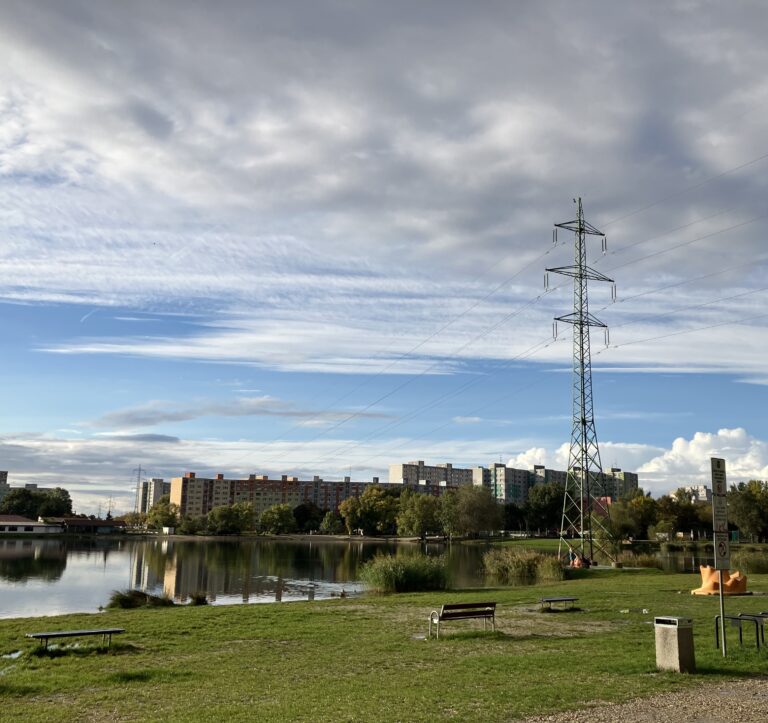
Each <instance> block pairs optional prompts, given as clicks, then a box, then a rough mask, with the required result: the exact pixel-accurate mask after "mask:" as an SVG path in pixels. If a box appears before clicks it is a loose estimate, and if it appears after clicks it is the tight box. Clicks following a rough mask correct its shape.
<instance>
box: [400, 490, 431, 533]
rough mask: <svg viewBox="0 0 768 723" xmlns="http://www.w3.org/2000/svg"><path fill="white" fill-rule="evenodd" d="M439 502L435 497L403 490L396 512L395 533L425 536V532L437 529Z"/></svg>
mask: <svg viewBox="0 0 768 723" xmlns="http://www.w3.org/2000/svg"><path fill="white" fill-rule="evenodd" d="M438 510H439V502H438V499H437V497H433V496H432V495H428V494H422V493H421V492H412V491H411V490H409V489H406V490H403V493H402V494H401V495H400V509H399V511H398V513H397V520H396V521H397V534H398V535H418V536H419V537H421V538H424V537H426V534H427V532H430V531H435V530H437V529H439V525H440V523H439V522H438Z"/></svg>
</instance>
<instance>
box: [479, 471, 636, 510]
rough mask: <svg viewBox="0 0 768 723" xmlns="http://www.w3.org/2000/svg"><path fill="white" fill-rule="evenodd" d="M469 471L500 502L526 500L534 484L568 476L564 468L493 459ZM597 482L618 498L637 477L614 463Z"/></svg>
mask: <svg viewBox="0 0 768 723" xmlns="http://www.w3.org/2000/svg"><path fill="white" fill-rule="evenodd" d="M472 473H473V484H475V485H483V486H484V487H487V488H488V489H490V490H491V493H492V494H493V496H494V497H495V498H496V499H497V500H498V501H499V502H503V503H507V502H514V503H515V504H518V505H521V504H524V503H525V502H526V501H527V500H528V492H529V491H530V489H531V488H532V487H534V486H535V485H539V484H548V483H551V482H556V483H559V484H562V485H564V484H565V483H566V480H567V478H568V473H567V472H566V471H564V470H556V469H547V468H546V467H544V465H535V466H534V468H533V470H526V469H516V468H514V467H507V466H506V465H504V464H500V463H495V464H492V465H491V466H490V467H474V468H473V470H472ZM600 482H601V484H602V487H603V493H604V494H605V495H606V496H607V497H610V498H612V499H618V498H619V497H621V496H623V495H626V494H629V493H631V492H632V491H634V490H636V489H637V485H638V477H637V474H636V473H634V472H624V471H622V470H621V469H620V468H618V467H614V468H612V469H611V471H610V472H603V473H602V475H601V478H600Z"/></svg>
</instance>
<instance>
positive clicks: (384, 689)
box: [0, 569, 768, 721]
mask: <svg viewBox="0 0 768 723" xmlns="http://www.w3.org/2000/svg"><path fill="white" fill-rule="evenodd" d="M698 580H699V577H698V575H675V574H663V573H661V572H659V571H656V570H643V571H630V570H624V571H621V570H617V571H614V570H607V569H606V570H590V571H586V572H584V573H582V576H581V577H580V578H579V579H576V580H569V581H565V582H562V583H555V584H549V585H545V586H536V587H510V588H498V589H495V590H490V591H489V590H485V591H482V592H480V591H464V592H456V591H454V592H440V593H419V594H408V595H393V596H388V597H363V598H354V599H349V598H348V599H342V600H331V601H323V602H300V603H286V604H269V605H236V606H229V607H217V606H203V607H179V608H155V609H138V610H114V611H112V610H111V611H108V612H105V613H101V614H98V615H66V616H61V617H52V618H37V619H33V618H28V619H14V620H3V621H0V654H2V655H4V656H9V655H13V654H15V653H17V652H18V651H21V655H18V656H16V657H3V658H0V710H1V711H2V717H3V719H5V720H25V721H71V720H78V721H127V720H141V721H161V720H162V721H239V720H243V721H245V720H249V721H433V720H457V721H503V720H510V719H514V718H518V717H524V716H526V715H530V714H534V713H542V712H546V711H554V710H560V709H573V708H578V707H584V706H588V705H589V704H590V703H594V702H597V701H620V700H626V699H629V698H633V697H636V696H642V695H648V694H652V693H654V692H660V691H667V690H675V689H679V688H681V687H684V686H691V685H703V684H704V683H705V682H707V681H711V680H713V679H715V678H720V677H727V676H749V675H755V674H759V673H764V672H765V671H766V670H768V655H766V654H765V653H763V651H762V650H761V652H760V653H759V654H758V653H757V652H756V651H755V650H754V646H752V647H749V646H746V645H745V647H744V648H743V649H739V647H738V637H737V635H736V632H735V630H732V631H729V644H730V650H729V657H728V658H727V659H726V660H723V658H722V657H721V655H720V653H719V651H718V650H716V649H715V648H714V642H713V631H712V625H713V617H714V615H715V614H716V613H717V606H718V602H717V598H701V597H693V596H691V595H690V590H691V589H692V588H694V587H698V584H699V583H698ZM749 587H750V589H751V590H754V591H755V592H756V593H758V592H761V591H765V590H768V576H754V578H751V579H750V585H749ZM562 594H568V595H576V596H578V598H579V600H578V602H577V606H578V609H577V610H574V611H572V612H560V613H543V612H541V611H540V610H539V605H538V604H537V600H538V598H539V597H541V596H543V595H562ZM483 599H492V600H496V601H497V602H498V603H499V608H498V625H497V632H496V633H495V634H494V633H492V632H490V631H489V632H483V631H482V624H481V623H479V622H478V621H466V622H456V623H453V624H448V625H447V626H446V627H445V628H444V631H445V635H444V636H441V639H440V640H439V641H436V640H425V639H424V636H425V634H426V631H427V617H428V614H429V612H430V610H432V609H433V608H435V607H437V606H439V605H440V604H441V603H443V602H460V601H467V602H469V601H480V600H483ZM726 604H727V609H728V611H729V612H738V611H757V610H762V609H768V600H766V598H764V597H762V596H759V595H757V594H756V595H754V596H751V597H744V598H739V599H729V600H727V601H726ZM644 609H646V610H648V612H647V613H645V612H643V610H644ZM627 610H628V611H629V612H621V611H627ZM654 615H689V616H691V617H692V618H693V619H694V633H695V636H694V637H695V645H696V660H697V664H698V668H699V672H698V674H696V675H677V674H673V673H659V672H656V670H655V651H654V631H653V624H652V621H653V616H654ZM111 626H117V627H124V628H126V633H125V634H124V635H121V636H117V637H115V639H114V642H113V646H112V648H111V649H110V650H108V651H99V650H98V649H97V648H95V647H94V645H95V644H94V642H92V641H94V640H96V639H95V638H84V639H82V640H81V641H80V645H81V647H76V648H63V649H61V648H60V649H57V650H55V651H53V652H52V653H49V654H42V655H37V654H35V648H36V643H34V642H33V641H29V640H27V639H26V638H25V637H24V634H25V633H28V632H36V631H43V630H46V631H47V630H57V629H58V630H67V629H79V628H89V627H91V628H92V627H111ZM746 639H748V635H747V638H746ZM68 644H71V641H70V642H69V643H68Z"/></svg>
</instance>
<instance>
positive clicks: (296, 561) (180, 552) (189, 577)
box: [132, 538, 484, 601]
mask: <svg viewBox="0 0 768 723" xmlns="http://www.w3.org/2000/svg"><path fill="white" fill-rule="evenodd" d="M135 544H136V545H137V546H141V548H138V547H137V549H136V550H134V551H133V553H132V557H133V558H134V559H136V560H137V561H139V560H141V558H142V557H143V561H142V563H141V564H143V565H146V566H147V569H148V570H149V571H151V573H152V574H151V575H150V574H146V571H145V574H143V575H134V579H137V580H138V579H141V580H144V581H149V582H148V583H147V584H150V585H151V584H153V583H152V581H154V584H160V583H162V585H163V587H164V589H165V592H166V593H168V594H169V595H172V596H173V597H176V598H178V599H181V600H185V599H186V598H187V597H188V596H189V595H190V594H191V593H198V592H206V593H208V594H209V596H211V597H213V598H214V599H215V597H216V595H239V596H242V599H243V600H244V601H247V600H249V599H251V598H253V597H270V598H273V599H276V600H280V599H281V598H282V597H283V595H284V594H289V593H290V594H292V595H293V596H295V595H296V594H300V595H302V596H304V595H306V596H307V597H310V598H311V597H314V592H311V590H312V589H313V586H317V585H319V586H321V587H322V585H324V584H330V585H331V588H330V589H334V586H343V585H344V584H352V583H354V582H356V581H357V579H358V570H359V567H360V565H361V564H362V563H364V562H365V561H367V560H369V559H370V558H372V557H373V556H374V555H375V554H376V553H377V552H395V551H398V550H399V551H400V552H401V554H408V553H411V554H418V553H419V547H417V546H404V545H397V544H395V543H391V544H387V543H376V542H369V541H362V540H359V541H358V540H349V541H338V542H337V541H327V540H324V541H314V540H312V539H304V540H293V541H290V540H285V541H283V540H258V539H257V540H254V539H242V538H240V539H232V540H200V541H195V540H151V541H144V542H140V543H135ZM433 547H434V546H433ZM139 549H140V553H139ZM483 549H484V548H483V546H481V545H478V546H471V547H468V546H462V545H456V546H453V548H451V552H450V553H449V566H450V567H451V568H452V570H453V572H454V579H455V581H456V584H457V586H459V587H474V586H477V585H478V580H479V579H480V578H479V577H478V572H479V569H480V557H481V555H482V552H483ZM444 551H445V548H443V547H442V546H438V547H436V548H435V549H429V550H428V551H427V552H428V554H441V553H442V552H444ZM326 594H328V590H326Z"/></svg>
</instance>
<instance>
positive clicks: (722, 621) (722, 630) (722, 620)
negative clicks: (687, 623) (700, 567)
mask: <svg viewBox="0 0 768 723" xmlns="http://www.w3.org/2000/svg"><path fill="white" fill-rule="evenodd" d="M718 574H719V577H720V584H719V585H718V587H719V588H720V639H721V640H722V641H723V657H725V656H726V647H725V595H723V571H722V570H718Z"/></svg>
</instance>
